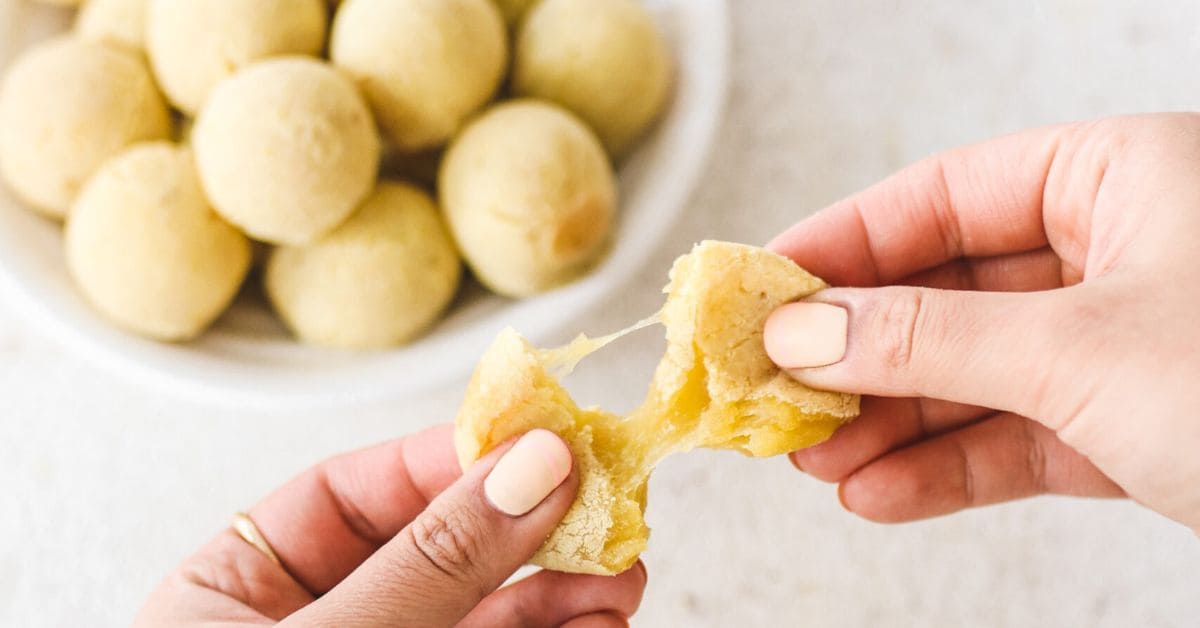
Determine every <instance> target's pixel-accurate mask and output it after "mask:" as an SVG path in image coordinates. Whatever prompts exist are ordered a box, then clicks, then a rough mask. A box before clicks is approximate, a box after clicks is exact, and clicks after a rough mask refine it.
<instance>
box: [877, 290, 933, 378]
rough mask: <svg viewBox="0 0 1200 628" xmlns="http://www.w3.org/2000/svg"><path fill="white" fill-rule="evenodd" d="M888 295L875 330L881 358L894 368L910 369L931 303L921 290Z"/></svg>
mask: <svg viewBox="0 0 1200 628" xmlns="http://www.w3.org/2000/svg"><path fill="white" fill-rule="evenodd" d="M888 297H889V298H888V299H887V300H886V302H885V303H884V304H882V305H881V307H880V308H879V310H878V313H877V315H876V317H875V327H876V329H874V330H873V331H874V332H875V333H874V335H875V338H876V339H877V342H878V343H879V344H878V347H879V352H880V359H881V361H882V362H883V364H884V365H885V366H886V367H887V368H888V369H890V370H893V371H907V370H909V369H911V368H912V366H913V362H914V358H915V353H916V350H917V347H918V344H917V343H918V338H917V334H918V332H919V331H920V329H921V323H922V319H923V318H924V317H925V316H926V309H927V307H928V306H927V302H926V299H925V297H924V293H923V292H922V291H921V290H913V289H899V290H893V291H892V294H890V295H888Z"/></svg>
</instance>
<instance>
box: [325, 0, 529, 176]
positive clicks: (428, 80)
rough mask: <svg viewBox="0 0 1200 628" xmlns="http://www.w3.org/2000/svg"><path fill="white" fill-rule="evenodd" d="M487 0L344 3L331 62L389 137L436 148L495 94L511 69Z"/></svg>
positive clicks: (400, 143)
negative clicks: (357, 89) (346, 75)
mask: <svg viewBox="0 0 1200 628" xmlns="http://www.w3.org/2000/svg"><path fill="white" fill-rule="evenodd" d="M506 37H507V35H506V33H505V29H504V20H503V19H502V18H501V17H500V13H499V10H498V9H496V7H495V6H494V5H493V4H492V3H491V1H490V0H345V2H343V3H342V5H341V8H339V9H338V13H337V18H336V19H335V20H334V25H333V35H332V42H331V44H330V58H331V59H332V60H333V63H334V64H335V65H337V66H338V67H340V68H342V69H344V70H345V71H346V72H348V73H349V74H350V75H351V76H353V77H354V78H355V79H356V80H357V81H358V83H359V84H360V85H361V86H362V88H363V91H364V92H365V94H366V96H367V100H368V101H369V102H370V103H371V107H372V109H374V111H375V117H376V119H378V121H379V126H380V128H382V129H383V132H384V134H385V135H386V136H387V138H388V139H389V140H390V141H391V142H392V143H393V144H395V145H396V146H397V147H399V148H400V149H402V150H405V151H413V152H415V151H420V150H422V149H427V148H433V147H436V146H438V145H441V144H443V143H445V142H446V140H448V139H449V138H450V136H451V135H453V134H454V132H455V131H457V130H458V128H459V126H460V125H461V124H462V122H463V120H465V119H466V118H467V116H469V115H470V114H471V113H473V112H475V111H476V110H477V109H479V108H480V107H482V106H483V105H484V104H485V103H486V102H487V101H488V100H489V99H490V98H491V97H492V94H494V93H495V92H496V89H497V87H499V85H500V81H501V79H502V78H503V76H504V70H505V68H506V67H507V65H508V43H507V39H506Z"/></svg>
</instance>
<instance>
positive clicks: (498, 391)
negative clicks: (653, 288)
mask: <svg viewBox="0 0 1200 628" xmlns="http://www.w3.org/2000/svg"><path fill="white" fill-rule="evenodd" d="M823 287H825V284H824V282H822V281H821V280H820V279H817V278H816V277H813V276H812V275H810V274H808V273H807V272H805V271H804V270H803V269H801V268H799V267H798V266H796V265H795V264H793V263H792V262H791V261H790V260H786V259H784V258H782V257H779V256H777V255H775V254H773V253H770V252H767V251H765V250H763V249H758V248H755V247H749V246H744V245H737V244H729V243H722V242H704V243H701V244H700V245H697V247H696V248H695V249H694V250H693V251H692V253H690V254H689V255H685V256H683V257H681V258H680V259H679V260H677V261H676V263H675V265H674V267H673V269H672V271H671V283H670V285H669V286H668V287H667V290H666V292H667V294H668V298H667V302H666V304H665V305H664V307H663V310H662V311H661V312H660V314H659V315H657V316H655V317H652V318H650V319H647V320H645V321H642V322H641V323H638V324H636V325H634V326H633V327H631V328H629V329H627V330H624V331H622V332H618V333H617V334H613V335H610V336H605V337H603V338H598V339H589V338H587V337H584V336H581V337H580V338H578V339H576V340H575V341H574V342H572V343H571V344H569V345H567V346H566V347H561V348H558V349H550V350H538V349H535V348H534V347H532V346H530V345H529V343H527V342H526V341H525V340H524V339H522V338H521V337H520V336H519V335H517V333H516V332H515V331H512V330H505V331H504V332H502V333H501V334H500V336H499V337H498V338H497V340H496V341H495V343H494V344H493V345H492V348H491V349H489V350H488V352H487V353H486V354H485V355H484V357H483V359H482V360H481V361H480V364H479V367H478V368H477V370H476V373H475V376H474V377H473V378H472V381H471V384H470V386H469V388H468V391H467V396H466V399H465V401H464V403H463V408H462V410H461V411H460V413H459V417H458V421H457V430H456V444H457V447H458V452H459V457H460V460H461V462H462V464H463V466H464V468H465V467H466V466H467V465H469V464H470V463H471V462H473V461H474V460H475V459H477V458H478V457H479V456H481V455H483V454H485V453H486V452H487V451H488V450H490V449H491V448H492V447H495V446H496V445H498V444H500V443H502V442H504V441H505V440H507V439H508V438H510V437H512V436H516V435H519V434H521V433H524V432H526V431H528V430H530V429H533V428H535V427H543V428H546V429H550V430H552V431H554V432H556V433H557V434H559V435H560V436H562V437H563V438H564V440H565V441H566V442H567V443H568V444H569V445H570V447H571V449H572V452H573V454H574V456H575V464H576V466H577V467H578V469H579V473H580V482H581V484H580V489H579V494H578V496H577V497H576V502H575V503H574V504H573V505H572V507H571V510H570V511H569V512H568V513H567V515H566V517H565V518H564V520H563V522H562V523H561V524H560V525H559V527H558V528H557V529H556V530H555V531H554V532H553V533H552V534H551V535H550V537H549V538H548V539H547V541H546V543H545V544H544V545H543V547H542V548H541V549H540V550H539V552H538V554H537V555H536V556H535V557H534V561H533V562H534V563H535V564H538V565H541V566H543V567H547V568H550V569H555V570H560V571H569V572H578V573H596V574H615V573H620V572H622V571H624V570H625V569H628V568H629V567H630V566H632V565H633V563H634V561H636V560H637V557H638V555H639V554H641V552H642V551H643V550H644V549H645V546H646V542H647V540H648V538H649V532H650V531H649V528H648V527H647V526H646V524H645V521H644V519H643V513H644V511H645V508H646V486H647V482H648V481H649V478H650V474H651V472H652V471H653V470H654V467H655V465H657V464H658V463H659V462H660V461H661V460H663V459H664V458H666V457H667V456H669V455H671V454H675V453H681V452H686V451H689V450H691V449H695V448H697V447H706V448H713V449H732V450H736V451H740V452H742V453H744V454H747V455H750V456H773V455H778V454H782V453H786V452H789V451H794V450H796V449H801V448H804V447H808V446H811V445H814V444H816V443H819V442H821V441H823V440H825V439H827V438H829V436H830V435H832V434H833V432H834V431H835V430H836V429H837V428H838V427H839V426H841V425H842V424H844V423H846V422H848V421H849V420H851V419H852V418H853V417H854V416H856V415H857V414H858V398H857V397H856V396H853V395H845V394H840V393H830V392H823V391H815V390H811V389H809V388H806V387H804V386H802V385H800V384H799V383H797V382H795V381H794V380H792V379H791V378H789V377H788V376H787V375H786V374H784V373H782V372H781V371H780V370H779V369H778V368H777V367H775V366H774V364H773V363H771V362H770V359H769V358H767V356H766V353H765V350H764V349H763V348H762V339H761V335H762V327H763V324H764V323H765V321H766V317H767V316H768V315H769V314H770V312H771V311H773V310H774V309H775V308H776V307H778V306H779V305H782V304H783V303H787V302H789V301H792V300H795V299H798V298H802V297H804V296H807V295H809V294H812V293H813V292H816V291H817V290H819V289H821V288H823ZM660 320H661V322H662V323H663V324H664V326H665V327H666V335H667V350H666V354H665V355H664V356H663V359H662V361H661V362H660V363H659V365H658V368H657V369H656V371H655V375H654V378H653V380H652V382H651V384H650V389H649V392H648V394H647V396H646V399H645V401H644V402H643V403H642V404H641V406H639V407H638V408H637V409H636V410H634V411H633V412H632V413H630V414H629V415H628V416H626V417H620V416H618V415H615V414H612V413H609V412H606V411H604V410H601V409H599V408H580V407H579V406H578V405H576V404H575V402H574V401H573V400H572V399H571V397H570V395H569V394H568V393H567V391H566V390H565V389H564V388H563V387H562V386H561V385H560V384H559V382H558V377H561V376H562V375H564V374H566V373H568V372H569V371H570V370H571V369H572V368H573V367H574V366H575V364H577V363H578V362H579V360H581V359H582V358H583V357H584V356H586V355H588V354H589V353H592V352H594V351H596V350H599V349H600V348H602V347H604V346H606V345H607V344H609V343H611V342H613V341H615V340H616V339H617V338H619V337H621V336H622V335H624V334H627V333H631V332H632V331H635V330H637V329H640V328H642V327H645V326H646V325H649V324H652V323H654V322H657V321H660Z"/></svg>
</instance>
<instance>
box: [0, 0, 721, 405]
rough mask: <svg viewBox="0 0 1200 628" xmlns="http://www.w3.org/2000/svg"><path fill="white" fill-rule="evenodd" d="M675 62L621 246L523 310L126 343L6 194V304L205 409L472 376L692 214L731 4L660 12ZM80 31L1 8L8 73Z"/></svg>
mask: <svg viewBox="0 0 1200 628" xmlns="http://www.w3.org/2000/svg"><path fill="white" fill-rule="evenodd" d="M647 4H648V5H649V6H650V7H652V8H653V10H654V12H655V14H656V15H657V17H658V18H659V21H660V23H661V24H662V26H663V29H664V31H665V32H666V33H667V35H668V38H669V40H670V42H671V45H672V48H673V50H674V54H675V59H676V63H677V66H678V68H677V71H678V74H677V76H676V85H675V94H674V100H673V103H672V106H671V108H670V110H669V111H668V112H667V114H666V115H665V117H664V118H663V120H662V121H661V122H660V124H659V125H658V127H657V128H656V130H655V132H654V134H653V135H652V136H651V137H650V138H649V139H648V140H647V141H646V142H645V144H644V145H643V146H642V147H641V148H640V149H639V150H638V151H637V153H636V154H634V155H633V156H632V157H631V158H630V159H629V160H627V161H626V162H625V163H624V165H623V166H622V168H621V171H620V179H621V209H620V213H619V218H618V222H617V225H616V234H615V240H614V245H613V248H612V250H611V252H610V253H609V255H608V257H607V258H606V259H605V260H604V262H603V263H602V264H601V265H600V267H599V268H597V269H596V271H595V272H594V273H593V274H591V275H589V276H588V277H587V278H585V279H583V280H581V281H579V282H577V283H574V284H572V285H570V286H566V287H564V288H562V289H559V290H556V291H554V292H550V293H548V294H544V295H541V296H538V297H536V298H532V299H528V300H525V301H519V302H517V301H510V300H506V299H502V298H499V297H496V296H492V295H488V294H486V293H484V292H483V291H482V290H481V289H479V288H468V289H467V290H465V293H464V294H463V295H461V296H460V298H459V300H458V302H456V304H455V306H454V307H453V309H452V311H451V312H450V314H449V316H448V317H447V318H445V319H444V320H443V321H441V322H440V323H439V324H438V325H437V326H436V327H434V328H433V329H432V330H431V331H430V332H429V333H428V334H426V335H425V336H424V337H423V338H421V339H420V340H418V341H416V342H414V343H413V344H410V345H408V346H405V347H402V348H398V349H395V350H391V351H385V352H376V353H345V352H337V351H329V350H323V349H317V348H313V347H308V346H304V345H301V344H299V343H297V342H296V341H294V340H293V339H292V338H291V337H289V336H288V335H287V333H286V331H285V330H284V329H283V328H282V327H281V326H280V324H279V323H278V322H277V321H276V320H275V319H274V317H273V316H272V315H271V314H270V313H269V312H268V311H267V310H266V309H265V308H264V307H263V306H262V305H261V303H256V302H254V300H253V299H245V298H243V299H240V300H239V302H238V303H237V304H235V305H234V307H233V308H232V309H231V310H230V312H229V313H227V314H226V315H225V316H224V317H222V318H221V320H220V321H219V322H218V323H217V324H216V325H215V326H214V328H213V329H212V330H211V331H209V332H208V333H207V334H205V335H204V336H203V337H202V338H200V339H199V340H197V341H196V342H193V343H190V344H185V345H169V344H160V343H156V342H152V341H149V340H144V339H142V338H139V337H136V336H132V335H129V334H127V333H124V332H122V331H120V330H118V329H117V328H115V327H113V326H111V325H110V324H109V323H107V322H106V321H104V320H103V319H101V318H100V317H99V316H98V315H97V314H96V313H95V312H94V311H93V310H92V308H90V307H89V306H88V304H87V303H85V302H84V300H83V298H82V297H81V296H80V293H79V292H78V291H77V290H76V288H75V286H74V285H73V284H72V281H71V278H70V277H69V276H68V275H67V271H66V267H65V264H64V261H63V254H62V236H61V233H60V231H61V230H60V227H59V225H57V224H54V223H52V222H50V221H48V220H46V219H44V218H42V217H40V216H38V215H36V214H35V213H33V212H31V211H29V210H28V209H26V208H24V207H22V206H21V205H20V204H19V203H18V202H17V201H15V200H14V199H13V198H12V196H11V195H10V194H9V192H8V191H7V190H6V189H3V188H4V186H2V185H0V295H2V296H5V297H7V299H6V300H7V302H8V303H10V304H11V306H12V307H13V308H14V309H17V310H19V311H21V312H22V313H23V314H25V316H26V318H27V319H28V320H29V321H30V322H31V323H34V324H35V325H36V327H38V328H40V329H42V330H44V331H45V332H47V333H48V334H50V335H51V336H53V337H54V338H56V339H58V341H59V342H60V343H61V344H63V345H64V346H66V347H69V348H70V349H71V350H73V351H75V352H77V353H78V354H79V355H81V356H83V357H84V358H86V359H88V360H90V361H92V362H94V363H96V364H98V365H100V366H102V367H104V368H107V369H109V370H111V371H113V372H115V373H118V374H120V375H122V376H125V377H127V378H130V379H131V380H133V381H136V382H138V383H139V384H140V385H143V386H145V387H147V389H151V390H161V391H163V392H169V393H171V394H175V395H180V396H183V397H186V398H189V399H193V400H198V401H202V402H206V403H218V404H222V405H225V404H232V405H237V406H243V407H244V406H251V407H258V408H270V409H288V408H298V407H312V406H332V405H342V406H344V405H347V404H353V403H358V402H363V401H378V400H380V399H384V398H395V397H400V396H403V395H407V394H411V393H413V392H414V391H417V390H420V389H423V388H426V387H429V386H433V385H437V384H441V383H446V382H447V381H450V380H452V379H454V378H459V377H463V376H464V375H466V374H467V373H468V372H469V371H470V369H471V368H472V367H473V365H474V363H475V360H476V359H477V358H478V357H479V354H480V353H481V352H482V351H483V350H484V349H485V348H486V347H487V345H488V343H489V342H491V340H492V338H493V337H494V336H495V334H496V333H497V332H498V331H499V330H500V329H502V328H503V327H505V326H509V325H511V326H513V327H515V328H517V329H519V330H521V332H522V333H524V334H527V335H528V336H529V337H530V338H531V339H532V340H534V341H535V342H537V341H539V340H545V339H546V338H547V336H549V335H551V334H553V333H555V332H558V331H562V327H563V325H564V324H566V323H568V322H569V321H572V320H575V319H577V318H578V317H579V316H580V314H581V313H582V312H583V311H584V310H586V309H588V308H590V307H592V306H594V305H595V304H597V303H598V302H599V301H600V299H602V298H604V297H605V296H607V295H611V294H612V293H613V291H615V290H617V289H618V288H620V287H621V284H622V283H623V281H624V280H625V279H626V278H627V277H628V276H630V275H632V274H633V273H634V272H635V271H636V270H637V269H638V268H639V266H641V265H642V264H643V263H644V262H645V260H646V259H647V257H648V255H649V254H650V253H651V252H652V251H653V249H654V247H655V245H656V244H657V243H658V242H659V241H660V240H661V239H662V237H663V236H664V235H665V234H666V232H667V230H668V228H669V227H670V225H671V224H672V222H673V221H674V220H676V218H678V216H679V214H680V212H681V211H682V210H683V207H684V205H685V203H686V202H687V200H688V196H689V194H690V192H691V190H692V188H693V187H694V186H695V184H696V181H697V178H698V177H699V175H700V174H701V171H702V169H703V166H704V163H705V161H706V158H707V155H708V153H709V150H710V148H711V144H712V141H713V138H714V135H715V132H716V129H717V127H718V125H719V123H720V118H721V113H722V110H723V107H724V101H725V91H726V83H727V76H728V62H729V29H728V12H727V7H726V3H725V0H651V1H649V2H648V3H647ZM68 25H69V13H68V12H66V11H63V10H60V9H53V8H45V7H40V6H37V5H35V4H32V3H30V2H28V0H0V67H7V66H8V64H9V62H10V61H11V60H12V59H13V57H14V55H15V54H17V53H18V52H19V51H20V50H21V49H23V48H24V47H25V46H27V45H28V44H29V43H30V42H32V41H36V40H38V39H42V38H44V37H46V36H48V35H51V34H53V33H56V32H59V31H62V30H64V29H65V28H67V26H68Z"/></svg>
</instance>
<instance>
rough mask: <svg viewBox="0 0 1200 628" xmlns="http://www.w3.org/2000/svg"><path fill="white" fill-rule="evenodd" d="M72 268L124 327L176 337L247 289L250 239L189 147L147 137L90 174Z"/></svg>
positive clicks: (203, 323) (73, 238) (74, 230)
mask: <svg viewBox="0 0 1200 628" xmlns="http://www.w3.org/2000/svg"><path fill="white" fill-rule="evenodd" d="M66 257H67V267H68V269H69V270H70V272H71V275H72V276H73V277H74V278H75V281H76V282H77V283H78V284H79V287H80V288H82V290H83V293H84V295H86V297H87V299H88V300H89V301H91V303H92V304H93V305H94V306H95V307H96V308H97V309H98V310H100V312H101V313H102V314H103V315H104V316H106V317H107V318H109V319H111V320H112V321H113V322H114V323H116V324H117V325H119V326H121V327H122V328H124V329H126V330H129V331H132V332H134V333H137V334H141V335H143V336H148V337H150V338H155V339H158V340H166V341H180V340H188V339H191V338H194V337H196V336H198V335H199V334H200V333H201V332H203V331H204V330H205V329H206V328H208V326H209V325H210V324H211V323H212V322H213V320H215V319H216V318H217V316H219V315H220V314H221V312H223V311H224V310H225V308H226V307H227V306H228V305H229V303H230V301H232V300H233V297H234V296H235V295H236V294H237V292H238V288H239V286H240V285H241V283H242V279H243V278H244V277H245V276H246V271H247V269H248V268H249V265H250V243H249V241H248V240H247V239H246V237H245V236H243V235H242V234H241V233H239V232H238V231H237V230H236V229H234V228H233V227H232V226H230V225H229V224H228V223H226V222H225V221H223V220H221V218H220V217H219V216H217V214H216V213H214V212H213V210H212V208H211V207H209V205H208V201H206V200H205V198H204V193H203V191H201V189H200V182H199V179H198V178H197V177H196V169H195V166H194V164H193V161H192V156H191V153H190V152H189V151H188V150H187V149H183V148H179V147H177V146H175V145H172V144H168V143H165V142H154V143H148V144H140V145H137V146H134V147H132V148H130V149H129V150H128V151H126V152H124V153H122V154H121V155H119V156H117V157H116V158H114V159H112V160H111V161H109V162H108V163H107V164H105V165H104V167H103V168H102V169H101V170H100V171H99V172H97V173H96V176H95V177H93V178H92V179H91V181H89V182H88V184H87V186H85V187H84V189H83V191H82V192H81V193H80V195H79V199H78V200H77V201H76V203H75V205H74V206H73V207H72V209H71V215H70V218H69V219H68V221H67V228H66Z"/></svg>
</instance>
